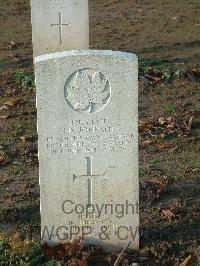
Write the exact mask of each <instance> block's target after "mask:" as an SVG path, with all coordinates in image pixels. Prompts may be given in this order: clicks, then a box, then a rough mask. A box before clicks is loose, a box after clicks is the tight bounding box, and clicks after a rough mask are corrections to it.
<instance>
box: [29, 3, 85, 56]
mask: <svg viewBox="0 0 200 266" xmlns="http://www.w3.org/2000/svg"><path fill="white" fill-rule="evenodd" d="M31 17H32V42H33V55H34V57H35V56H38V55H42V54H47V53H53V52H58V51H65V50H73V49H89V14H88V0H31Z"/></svg>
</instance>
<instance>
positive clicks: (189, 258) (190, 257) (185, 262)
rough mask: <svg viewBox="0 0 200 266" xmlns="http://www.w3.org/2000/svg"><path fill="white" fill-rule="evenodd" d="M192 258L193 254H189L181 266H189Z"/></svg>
mask: <svg viewBox="0 0 200 266" xmlns="http://www.w3.org/2000/svg"><path fill="white" fill-rule="evenodd" d="M191 259H192V256H191V255H189V256H188V257H187V258H186V259H185V260H184V261H183V262H182V263H181V264H180V265H179V266H188V265H189V262H190V261H191Z"/></svg>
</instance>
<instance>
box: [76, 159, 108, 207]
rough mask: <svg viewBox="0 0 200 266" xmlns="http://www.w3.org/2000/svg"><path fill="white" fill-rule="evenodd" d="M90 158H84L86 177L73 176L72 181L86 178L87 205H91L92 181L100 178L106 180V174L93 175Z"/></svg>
mask: <svg viewBox="0 0 200 266" xmlns="http://www.w3.org/2000/svg"><path fill="white" fill-rule="evenodd" d="M92 159H93V158H92V157H86V160H87V174H86V175H80V176H76V175H73V181H75V180H76V179H79V178H87V183H88V204H89V205H90V204H92V194H93V193H92V180H93V178H95V177H102V178H106V173H104V174H101V175H93V171H92V170H93V168H92Z"/></svg>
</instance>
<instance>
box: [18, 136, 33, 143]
mask: <svg viewBox="0 0 200 266" xmlns="http://www.w3.org/2000/svg"><path fill="white" fill-rule="evenodd" d="M19 139H20V140H21V142H22V143H26V142H28V141H32V140H33V139H34V138H33V137H32V136H21V137H20V138H19Z"/></svg>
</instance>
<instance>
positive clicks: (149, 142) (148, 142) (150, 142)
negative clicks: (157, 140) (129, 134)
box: [142, 139, 153, 145]
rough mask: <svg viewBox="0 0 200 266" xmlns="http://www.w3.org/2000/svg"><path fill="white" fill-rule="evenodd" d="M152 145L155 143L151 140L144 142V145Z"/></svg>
mask: <svg viewBox="0 0 200 266" xmlns="http://www.w3.org/2000/svg"><path fill="white" fill-rule="evenodd" d="M152 143H153V141H152V140H150V139H146V140H144V141H143V142H142V144H143V145H150V144H152Z"/></svg>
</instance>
